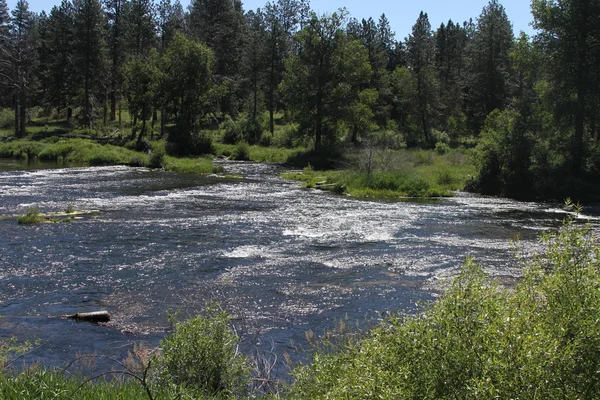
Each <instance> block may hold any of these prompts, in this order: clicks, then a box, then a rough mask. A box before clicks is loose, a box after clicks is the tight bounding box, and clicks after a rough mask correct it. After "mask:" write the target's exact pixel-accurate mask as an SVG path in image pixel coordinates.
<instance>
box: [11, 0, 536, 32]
mask: <svg viewBox="0 0 600 400" xmlns="http://www.w3.org/2000/svg"><path fill="white" fill-rule="evenodd" d="M180 1H181V3H182V4H183V5H184V7H187V5H188V4H189V2H190V0H180ZM266 1H267V0H246V1H244V9H246V10H254V9H256V8H258V7H262V6H264V4H265V3H266ZM16 2H17V0H8V6H9V7H10V8H11V9H12V8H13V7H14V5H15V3H16ZM500 2H501V3H502V4H503V5H504V8H505V9H506V13H507V15H508V18H509V20H510V21H512V23H513V30H514V32H515V35H517V34H518V33H519V31H521V30H523V31H525V32H527V33H528V34H532V33H533V32H534V31H533V29H532V28H531V27H530V26H529V23H530V22H531V20H532V17H531V13H530V8H529V5H530V2H529V1H527V0H504V1H502V0H501V1H500ZM59 3H60V0H29V6H30V9H31V10H32V11H36V12H40V11H42V10H46V12H48V11H50V9H51V8H52V6H54V5H55V4H59ZM487 3H488V0H466V1H450V0H420V1H415V0H412V1H406V0H396V1H393V0H367V1H365V0H324V1H317V0H312V1H311V6H312V8H313V9H314V10H316V11H318V12H319V13H325V12H328V13H331V12H333V11H335V10H337V9H338V8H340V7H346V9H347V10H348V11H349V12H350V15H351V16H353V17H356V18H358V19H361V18H368V17H373V18H374V19H375V20H377V19H378V18H379V16H380V15H381V14H382V13H385V15H386V16H387V18H388V20H389V21H390V24H391V25H392V29H393V30H394V31H395V32H396V38H397V39H404V38H405V37H406V36H407V35H408V34H409V33H410V31H411V28H412V26H413V24H414V23H415V21H416V20H417V17H418V16H419V12H420V11H421V10H423V11H425V12H426V13H428V14H429V21H430V22H431V26H432V27H433V29H436V28H437V27H438V26H439V25H440V24H441V23H442V22H446V21H448V19H450V18H451V19H452V20H453V21H454V22H462V21H465V20H468V19H469V18H473V19H474V20H475V19H476V18H477V17H478V16H479V14H480V13H481V10H482V9H483V7H484V6H485V5H486V4H487Z"/></svg>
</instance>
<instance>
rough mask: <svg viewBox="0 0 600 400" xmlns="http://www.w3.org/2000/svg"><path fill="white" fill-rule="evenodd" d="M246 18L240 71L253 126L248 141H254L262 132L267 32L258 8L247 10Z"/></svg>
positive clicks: (249, 116)
mask: <svg viewBox="0 0 600 400" xmlns="http://www.w3.org/2000/svg"><path fill="white" fill-rule="evenodd" d="M246 18H247V20H248V22H247V27H248V30H247V32H246V35H245V41H244V63H243V66H242V71H243V76H244V78H245V82H246V86H247V88H248V89H247V90H246V92H247V93H249V99H248V103H249V107H248V114H249V115H248V118H249V120H250V121H249V122H250V124H251V125H252V127H253V128H254V129H252V131H253V132H252V135H251V136H252V137H250V138H249V141H250V142H256V141H257V140H258V139H259V138H260V134H261V133H262V130H261V129H260V123H259V122H258V117H259V112H261V111H262V110H264V108H263V99H262V95H263V89H264V84H265V72H266V67H267V60H268V58H267V49H266V46H265V45H266V36H267V32H266V29H265V24H264V16H263V13H262V12H261V11H260V9H259V10H257V11H256V12H252V11H250V12H248V13H247V14H246Z"/></svg>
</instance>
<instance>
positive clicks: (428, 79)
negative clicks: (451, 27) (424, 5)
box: [406, 11, 437, 146]
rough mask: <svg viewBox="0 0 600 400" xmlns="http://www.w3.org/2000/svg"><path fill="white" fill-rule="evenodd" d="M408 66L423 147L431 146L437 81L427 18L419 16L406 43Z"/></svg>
mask: <svg viewBox="0 0 600 400" xmlns="http://www.w3.org/2000/svg"><path fill="white" fill-rule="evenodd" d="M406 49H407V58H408V65H409V66H410V68H411V70H412V71H413V73H414V74H415V78H416V83H417V86H416V89H417V93H416V94H417V98H416V103H417V114H418V115H417V118H418V120H419V124H420V126H421V131H422V133H423V141H424V143H423V144H424V145H425V146H433V145H434V144H435V143H433V138H432V135H431V125H432V120H433V119H434V115H433V111H434V110H435V107H436V104H435V103H436V102H437V90H436V85H437V80H436V77H435V74H434V41H433V35H432V32H431V25H430V23H429V17H428V16H427V14H426V13H423V12H422V11H421V13H420V14H419V18H418V19H417V22H416V23H415V25H414V26H413V28H412V33H411V34H410V35H409V37H408V39H407V41H406Z"/></svg>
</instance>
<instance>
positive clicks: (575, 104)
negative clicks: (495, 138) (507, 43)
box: [532, 0, 600, 175]
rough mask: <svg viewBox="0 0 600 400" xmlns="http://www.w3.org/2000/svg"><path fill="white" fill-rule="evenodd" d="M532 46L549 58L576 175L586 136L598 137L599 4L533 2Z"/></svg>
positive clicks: (592, 1) (556, 0)
mask: <svg viewBox="0 0 600 400" xmlns="http://www.w3.org/2000/svg"><path fill="white" fill-rule="evenodd" d="M532 14H533V17H534V27H535V28H537V29H539V30H540V33H539V34H538V35H537V36H536V42H537V43H538V44H539V45H541V46H542V47H543V49H544V52H545V54H546V56H547V60H546V62H545V65H546V66H547V68H546V72H547V73H548V76H549V78H550V80H551V82H552V95H551V96H552V98H553V101H554V106H555V119H556V121H557V122H558V123H559V124H563V125H564V126H567V127H568V128H570V129H572V132H573V134H572V135H573V136H572V140H571V143H572V144H571V151H570V158H571V166H570V167H571V172H572V173H573V174H575V175H577V174H579V173H580V172H581V170H582V168H583V164H584V163H583V162H584V157H585V136H586V133H588V134H589V135H590V136H596V137H597V138H598V137H599V136H598V134H597V132H598V122H599V121H598V118H599V117H600V112H599V111H598V109H600V67H599V65H600V24H599V23H598V21H599V20H600V2H599V1H597V0H552V1H550V0H534V1H532Z"/></svg>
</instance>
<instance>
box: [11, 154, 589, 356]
mask: <svg viewBox="0 0 600 400" xmlns="http://www.w3.org/2000/svg"><path fill="white" fill-rule="evenodd" d="M223 166H224V167H225V168H226V170H227V171H228V173H233V174H240V175H242V176H243V179H223V178H218V177H214V176H197V175H187V174H177V173H169V172H165V171H159V170H147V169H144V168H129V167H97V168H70V169H42V170H14V168H10V167H9V168H5V172H0V216H2V217H1V218H0V246H1V253H0V254H1V255H0V315H1V316H2V317H1V318H0V340H1V339H4V338H8V337H12V336H16V337H18V338H20V339H22V340H25V339H27V340H36V339H41V341H42V342H41V347H40V348H38V349H36V351H35V352H34V354H33V355H31V356H29V358H30V359H33V358H35V359H37V360H39V361H41V362H42V363H44V364H48V365H62V364H64V363H65V362H66V361H69V360H71V359H72V358H74V357H75V356H76V355H77V354H88V353H96V354H106V355H113V356H116V357H120V356H122V355H124V354H125V353H126V351H127V349H129V348H130V345H131V343H134V342H136V341H147V342H149V343H150V344H151V345H156V344H158V342H159V340H160V339H161V338H162V337H163V336H164V334H165V332H166V331H168V329H169V322H168V318H167V313H168V311H169V310H172V311H177V312H180V313H181V315H182V316H183V317H186V316H192V315H195V314H196V313H198V312H199V310H201V308H202V305H203V304H204V303H205V301H207V300H215V301H218V302H220V303H221V304H223V306H224V307H226V308H227V309H228V311H229V312H230V313H231V314H232V316H233V317H234V321H235V324H236V327H237V329H238V332H239V333H240V334H241V335H242V336H243V337H244V343H245V346H246V347H247V348H253V347H254V346H258V347H259V348H270V347H271V346H273V347H274V350H275V352H276V353H277V354H283V353H285V352H287V353H293V352H294V343H295V344H296V345H300V346H302V345H303V344H305V339H304V338H305V333H306V332H307V331H308V330H309V329H310V330H312V331H314V332H316V333H317V334H319V333H322V332H323V331H324V330H326V329H330V328H332V327H333V325H334V320H335V319H340V318H347V319H348V320H350V321H360V324H367V325H368V324H369V323H370V322H369V321H373V320H377V319H378V318H380V317H381V315H382V314H384V313H385V312H387V311H393V310H398V311H404V312H413V311H414V310H415V309H417V308H418V307H419V304H420V303H422V302H423V301H428V300H432V299H434V298H435V296H436V294H437V293H438V292H439V288H440V286H443V283H444V282H448V278H449V277H451V276H453V275H455V274H456V273H457V270H458V268H459V267H460V265H461V264H462V263H463V262H464V260H465V258H466V257H475V258H476V259H477V261H478V262H480V263H481V264H483V265H484V266H485V267H486V270H488V271H489V272H490V274H492V275H494V276H497V277H498V278H499V279H501V280H503V281H506V282H509V283H510V282H512V281H514V279H515V278H518V276H519V274H520V271H521V266H520V265H518V263H517V262H515V261H514V259H513V258H512V257H511V254H513V253H514V252H515V251H516V249H515V245H514V243H513V239H515V238H517V237H520V244H519V247H520V248H522V250H521V251H522V252H523V254H524V255H525V257H527V255H528V254H529V253H530V252H531V251H533V250H534V249H535V248H536V247H538V245H537V240H536V238H537V236H538V235H539V234H540V233H541V232H544V231H547V230H556V229H558V228H559V227H560V224H561V221H562V220H563V219H564V218H565V215H566V214H565V213H564V212H563V211H562V210H561V209H560V206H559V205H557V204H545V203H524V202H517V201H513V200H507V199H498V198H489V197H480V196H474V195H467V194H458V195H457V196H456V197H453V198H448V199H440V200H433V201H395V202H391V201H365V200H356V199H351V198H348V197H345V196H337V195H333V194H329V193H325V192H321V191H317V190H313V189H303V188H300V187H299V186H298V184H297V183H295V182H289V181H285V180H283V179H281V178H279V177H278V173H279V172H281V168H280V167H278V166H273V165H266V164H253V163H235V162H226V163H224V164H223ZM68 205H72V206H73V208H75V209H76V210H99V213H98V214H97V215H96V216H84V217H83V218H82V219H80V220H76V221H74V222H71V223H53V224H39V225H33V226H25V225H18V224H17V219H16V217H15V214H19V213H24V212H25V211H26V210H27V209H28V208H29V207H32V206H37V207H39V208H40V209H41V210H42V211H43V212H48V211H61V210H64V209H65V208H66V207H67V206H68ZM594 215H598V210H597V209H596V210H594V209H592V210H591V211H590V214H589V215H588V216H591V217H592V219H591V221H590V223H591V224H592V227H593V228H594V229H598V227H599V223H598V220H597V218H595V217H594ZM585 218H587V216H584V219H585ZM96 310H107V311H109V312H110V314H111V316H112V318H113V319H112V321H111V322H110V323H109V324H108V325H107V326H104V325H94V324H89V323H77V322H74V321H71V320H64V319H60V318H56V317H57V316H60V315H63V314H71V313H75V312H86V311H96Z"/></svg>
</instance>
